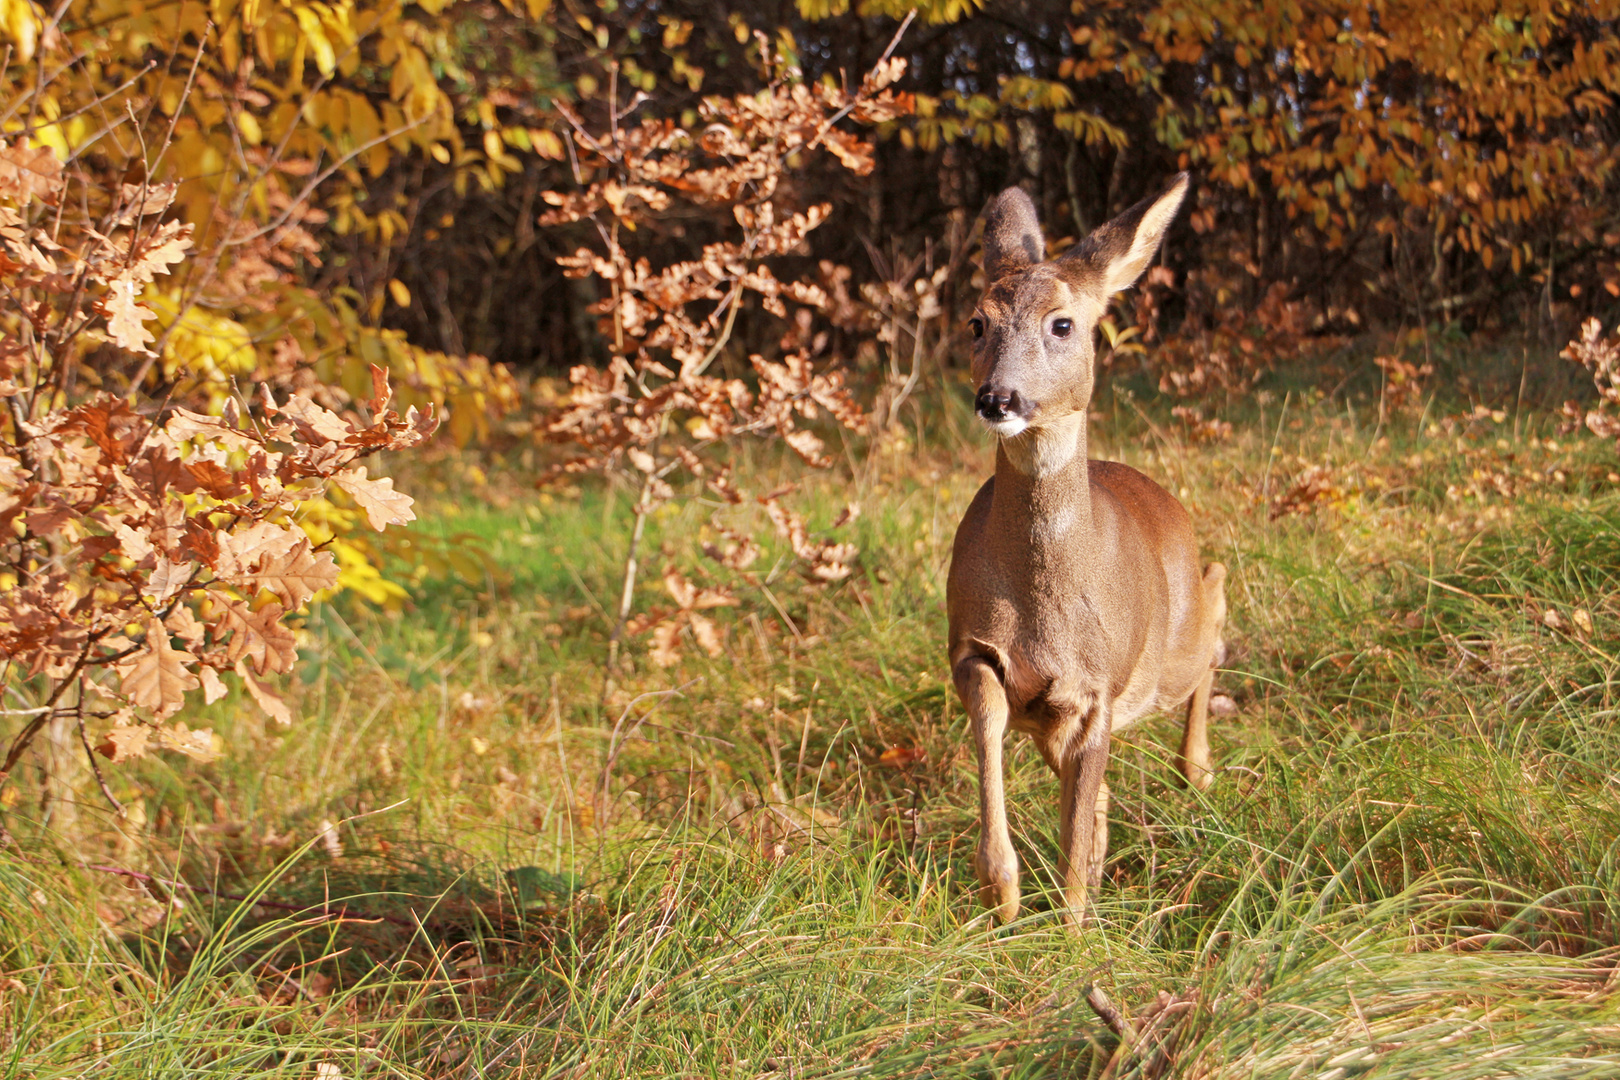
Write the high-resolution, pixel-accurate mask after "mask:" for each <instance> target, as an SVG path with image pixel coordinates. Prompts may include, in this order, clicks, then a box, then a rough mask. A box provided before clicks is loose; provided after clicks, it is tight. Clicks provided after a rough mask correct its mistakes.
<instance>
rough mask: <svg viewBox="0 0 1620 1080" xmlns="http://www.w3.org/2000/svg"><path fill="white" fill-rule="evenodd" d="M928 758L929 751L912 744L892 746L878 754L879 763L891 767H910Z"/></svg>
mask: <svg viewBox="0 0 1620 1080" xmlns="http://www.w3.org/2000/svg"><path fill="white" fill-rule="evenodd" d="M927 760H928V751H926V750H919V749H917V748H915V747H910V746H891V747H889V748H888V749H887V750H885V751H883V753H881V754H879V755H878V764H879V765H887V766H889V767H890V768H891V769H909V768H911V766H913V765H915V764H917V763H918V762H919V761H927Z"/></svg>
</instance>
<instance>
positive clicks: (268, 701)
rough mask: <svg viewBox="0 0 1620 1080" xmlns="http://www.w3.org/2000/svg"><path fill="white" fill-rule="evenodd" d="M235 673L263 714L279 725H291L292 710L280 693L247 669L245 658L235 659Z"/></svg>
mask: <svg viewBox="0 0 1620 1080" xmlns="http://www.w3.org/2000/svg"><path fill="white" fill-rule="evenodd" d="M236 673H237V674H238V675H240V676H241V677H242V685H243V686H245V687H247V691H248V694H249V695H251V696H252V698H253V700H254V702H255V703H257V704H258V706H259V708H260V709H262V710H264V715H266V716H268V717H269V718H270V719H271V720H274V721H275V722H276V724H277V725H279V726H281V727H291V726H292V710H291V709H289V708H288V707H287V703H286V702H285V701H283V700H282V699H281V695H280V694H277V693H276V692H275V691H274V690H271V689H270V688H269V687H268V686H266V685H264V683H262V682H260V681H259V680H258V679H256V678H254V677H253V673H252V672H251V671H249V670H248V666H247V661H246V660H238V661H237V663H236Z"/></svg>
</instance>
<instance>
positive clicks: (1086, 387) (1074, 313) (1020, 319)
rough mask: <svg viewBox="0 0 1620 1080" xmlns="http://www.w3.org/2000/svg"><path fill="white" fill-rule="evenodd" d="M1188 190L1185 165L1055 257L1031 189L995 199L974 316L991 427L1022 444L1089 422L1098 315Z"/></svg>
mask: <svg viewBox="0 0 1620 1080" xmlns="http://www.w3.org/2000/svg"><path fill="white" fill-rule="evenodd" d="M1186 193H1187V174H1186V173H1181V174H1179V175H1178V176H1177V177H1176V178H1175V180H1174V182H1173V183H1172V184H1171V185H1170V188H1169V189H1168V190H1167V191H1165V192H1164V194H1162V195H1158V196H1154V197H1150V198H1146V199H1143V200H1142V201H1141V202H1139V203H1137V204H1136V205H1135V206H1133V207H1131V208H1130V209H1129V210H1126V211H1125V212H1124V213H1122V214H1120V215H1119V216H1118V217H1116V218H1114V219H1113V220H1112V221H1110V222H1108V223H1107V224H1105V225H1102V226H1101V227H1099V228H1098V229H1097V230H1096V231H1094V232H1093V233H1092V234H1091V235H1090V236H1087V237H1086V238H1085V239H1084V240H1082V241H1081V242H1080V243H1079V244H1076V245H1075V247H1074V248H1073V250H1071V251H1069V252H1066V253H1065V254H1064V255H1063V256H1061V257H1060V258H1057V259H1053V260H1051V261H1047V260H1046V258H1045V250H1046V245H1045V242H1044V241H1043V240H1042V238H1041V230H1040V223H1039V222H1038V221H1036V219H1035V206H1034V204H1033V203H1031V202H1030V199H1029V196H1028V195H1026V194H1024V192H1023V191H1022V190H1020V189H1018V188H1009V189H1007V190H1006V191H1004V192H1002V193H1001V194H1000V195H998V196H997V197H996V198H995V199H994V200H993V201H992V202H991V203H990V205H989V207H987V208H986V210H985V227H984V274H985V278H986V280H987V281H988V283H989V284H988V286H987V287H986V289H985V291H984V296H983V298H982V299H981V300H980V301H979V306H978V309H977V310H976V311H974V313H973V318H972V319H970V320H969V322H968V325H969V327H970V328H971V329H972V331H973V338H974V340H973V369H972V370H973V380H974V383H975V384H976V385H977V386H978V394H977V397H976V399H975V402H974V404H975V407H976V409H977V411H978V414H979V416H980V418H981V419H982V420H983V421H984V423H985V424H986V426H988V427H989V428H990V430H992V431H994V432H995V433H996V434H997V435H998V436H1000V437H1001V438H1002V439H1003V440H1017V441H1018V442H1020V443H1024V444H1028V446H1027V447H1026V449H1029V448H1035V447H1036V446H1037V444H1039V443H1041V442H1042V441H1043V439H1042V438H1041V433H1042V432H1047V433H1054V434H1056V433H1065V432H1078V431H1081V430H1083V428H1084V417H1085V413H1086V407H1087V405H1088V404H1089V402H1090V401H1091V391H1092V386H1093V383H1094V371H1093V365H1094V363H1095V359H1096V350H1095V346H1094V344H1093V339H1094V337H1095V335H1096V328H1097V320H1098V319H1100V318H1101V317H1102V315H1103V313H1104V312H1105V311H1106V310H1107V309H1108V301H1109V298H1111V297H1112V296H1113V295H1114V294H1115V293H1117V292H1119V291H1120V290H1122V289H1125V288H1128V287H1130V286H1131V285H1133V284H1135V282H1136V280H1137V279H1138V278H1139V277H1141V276H1142V273H1143V271H1145V270H1146V269H1147V267H1148V263H1149V262H1151V261H1152V259H1153V256H1154V253H1155V252H1157V251H1158V249H1159V243H1160V241H1162V240H1163V239H1164V234H1165V230H1166V229H1167V228H1168V227H1169V225H1170V222H1171V220H1172V219H1173V218H1174V217H1175V215H1176V211H1177V210H1178V209H1179V208H1180V206H1181V200H1182V198H1183V197H1184V196H1185V195H1186ZM1059 441H1068V440H1059ZM1014 456H1015V457H1017V456H1018V455H1014ZM1040 456H1041V455H1040V454H1039V452H1038V451H1037V452H1036V453H1035V455H1034V457H1035V458H1036V459H1037V460H1038V459H1039V457H1040Z"/></svg>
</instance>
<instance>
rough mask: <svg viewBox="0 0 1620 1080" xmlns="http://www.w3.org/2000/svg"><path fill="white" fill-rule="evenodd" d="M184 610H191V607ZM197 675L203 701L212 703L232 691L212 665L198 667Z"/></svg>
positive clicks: (208, 703)
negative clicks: (200, 682) (199, 680)
mask: <svg viewBox="0 0 1620 1080" xmlns="http://www.w3.org/2000/svg"><path fill="white" fill-rule="evenodd" d="M184 610H188V611H189V610H190V609H189V608H187V609H184ZM197 675H198V677H199V678H201V679H202V692H203V703H204V704H206V705H212V704H213V703H214V702H216V701H218V700H219V699H220V698H222V697H224V696H225V695H226V694H227V693H229V692H230V690H229V688H228V687H227V686H226V685H225V680H224V679H221V678H220V677H219V672H217V671H215V670H214V669H213V668H211V667H202V668H198V669H197Z"/></svg>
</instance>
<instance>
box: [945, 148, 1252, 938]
mask: <svg viewBox="0 0 1620 1080" xmlns="http://www.w3.org/2000/svg"><path fill="white" fill-rule="evenodd" d="M1185 191H1186V178H1185V177H1184V176H1183V177H1180V178H1178V180H1177V183H1176V184H1175V185H1174V186H1172V188H1171V189H1170V191H1168V192H1166V193H1165V194H1164V195H1163V196H1161V197H1159V198H1158V199H1157V200H1144V201H1143V202H1142V203H1139V204H1138V205H1137V206H1135V207H1132V208H1131V209H1130V210H1128V211H1126V212H1125V213H1124V214H1122V215H1121V216H1120V217H1119V218H1116V219H1115V220H1114V221H1112V222H1109V223H1108V224H1107V225H1104V226H1102V227H1101V228H1100V229H1098V230H1097V231H1096V232H1094V233H1093V234H1092V235H1091V236H1090V237H1088V238H1087V239H1086V240H1085V241H1084V242H1082V243H1081V244H1080V245H1078V246H1077V247H1076V249H1075V250H1074V251H1073V252H1072V253H1070V254H1067V255H1065V256H1064V257H1063V258H1061V259H1058V260H1055V261H1052V262H1046V261H1043V259H1042V257H1041V252H1042V249H1043V248H1044V243H1043V242H1042V240H1041V237H1040V232H1039V227H1038V225H1037V223H1036V221H1035V215H1034V208H1033V206H1032V205H1031V204H1030V202H1029V199H1028V197H1027V196H1025V195H1024V194H1023V192H1021V191H1018V190H1017V189H1012V190H1010V191H1008V192H1005V193H1003V194H1002V195H1001V196H999V197H998V198H997V199H996V200H995V201H994V202H992V204H991V206H990V208H989V209H988V210H987V223H986V229H985V274H986V278H987V280H988V282H989V285H988V287H987V289H986V291H985V295H984V298H983V299H982V300H981V302H980V306H979V310H978V311H977V312H976V313H975V316H974V320H973V323H974V332H975V338H976V340H975V343H974V344H975V348H974V357H973V375H974V380H975V382H976V383H977V384H978V385H979V393H978V399H977V402H976V405H977V409H978V412H979V414H980V416H981V418H982V419H983V420H984V421H985V422H986V424H987V425H988V426H989V427H990V428H991V429H992V430H993V431H995V432H996V434H997V435H998V436H999V438H1000V445H999V447H998V451H997V455H996V472H995V475H994V476H993V477H992V478H991V479H990V480H988V481H986V483H985V484H984V486H983V487H982V488H981V489H980V490H979V493H978V495H977V496H976V497H975V498H974V500H973V503H972V504H971V505H970V506H969V508H968V511H967V514H966V516H964V518H963V519H962V523H961V525H960V526H959V527H958V529H957V533H956V541H955V545H954V548H953V554H952V558H951V570H950V578H949V583H948V588H947V597H948V599H947V607H948V610H949V615H950V659H951V672H952V677H953V680H954V682H955V684H956V689H957V693H958V695H959V696H960V697H961V699H962V702H963V704H964V706H966V708H967V711H968V714H969V717H970V720H971V724H972V729H973V733H974V740H975V743H976V749H977V751H978V756H979V788H980V810H981V825H982V828H983V835H982V837H981V840H980V844H979V850H978V857H977V860H976V863H977V869H978V875H979V882H980V885H981V888H982V890H983V895H984V899H985V902H986V903H987V904H989V905H991V906H993V907H995V908H996V909H997V910H998V913H999V914H1000V916H1001V918H1002V919H1003V920H1010V919H1012V918H1013V917H1014V916H1015V915H1016V914H1017V910H1018V860H1017V855H1016V854H1015V852H1014V851H1013V847H1012V841H1011V838H1010V836H1009V834H1008V829H1007V819H1006V810H1005V797H1004V793H1003V787H1002V762H1001V749H1002V740H1003V736H1004V735H1005V733H1006V730H1007V729H1008V728H1009V727H1011V728H1012V729H1013V730H1015V731H1020V732H1023V733H1025V734H1027V735H1029V736H1030V737H1032V738H1033V739H1034V741H1035V743H1036V746H1037V747H1038V748H1039V750H1040V752H1041V755H1042V756H1043V757H1044V758H1045V760H1046V762H1047V764H1048V765H1049V766H1050V767H1051V768H1052V770H1053V771H1054V772H1056V773H1057V774H1058V776H1059V778H1060V783H1061V793H1060V796H1059V798H1060V803H1059V812H1060V819H1061V822H1062V828H1061V838H1060V845H1061V852H1062V856H1063V863H1062V873H1063V877H1064V902H1065V904H1066V906H1067V908H1068V912H1069V916H1070V918H1071V919H1073V920H1078V919H1079V918H1080V917H1081V915H1082V914H1083V912H1084V907H1085V896H1086V887H1087V885H1088V884H1089V883H1091V882H1093V881H1094V880H1096V879H1097V878H1098V877H1099V876H1100V874H1101V870H1102V860H1103V856H1104V855H1105V854H1106V851H1107V818H1106V810H1107V787H1106V785H1105V784H1104V783H1103V771H1104V766H1105V765H1106V762H1107V758H1108V743H1109V736H1110V734H1111V733H1112V731H1114V730H1115V729H1117V728H1122V727H1124V726H1126V725H1128V724H1130V723H1132V722H1134V721H1136V720H1137V719H1140V718H1141V717H1142V716H1144V715H1147V714H1148V713H1151V712H1155V711H1161V710H1168V709H1171V708H1175V707H1176V706H1178V705H1180V704H1182V703H1183V702H1186V703H1187V705H1188V708H1187V727H1186V731H1185V734H1184V738H1183V742H1182V748H1181V761H1180V765H1181V771H1182V773H1183V775H1184V776H1185V777H1186V779H1187V781H1188V782H1189V783H1191V784H1193V785H1195V786H1197V787H1200V788H1202V787H1205V786H1207V785H1208V783H1209V781H1210V778H1211V776H1212V773H1211V768H1210V760H1209V743H1208V735H1207V725H1206V719H1207V711H1208V704H1209V693H1210V686H1211V682H1212V679H1213V676H1214V668H1215V666H1216V664H1217V663H1218V662H1219V655H1220V653H1221V649H1222V647H1221V641H1220V632H1221V626H1222V624H1223V622H1224V619H1225V614H1226V604H1225V594H1224V582H1225V576H1226V571H1225V569H1224V568H1223V567H1222V566H1221V565H1220V564H1218V563H1215V564H1211V565H1210V566H1209V567H1208V568H1207V569H1204V568H1201V565H1200V562H1199V556H1198V542H1197V538H1196V537H1195V536H1194V533H1193V529H1192V521H1191V519H1190V517H1189V516H1188V514H1187V511H1186V510H1185V509H1184V508H1183V507H1182V506H1181V504H1180V503H1179V502H1177V501H1176V499H1175V498H1174V497H1172V496H1171V495H1170V494H1169V493H1168V492H1166V491H1165V490H1164V489H1163V488H1161V487H1160V486H1159V485H1158V484H1155V483H1154V482H1153V481H1152V480H1150V479H1148V478H1147V477H1146V476H1144V475H1142V474H1141V473H1139V472H1137V471H1136V470H1135V469H1132V468H1129V467H1128V466H1125V465H1120V464H1115V463H1112V462H1103V461H1090V460H1088V459H1087V455H1086V442H1087V440H1086V428H1087V407H1088V405H1089V403H1090V399H1091V391H1092V386H1093V370H1092V368H1093V363H1094V355H1093V347H1092V334H1093V330H1094V328H1095V326H1096V321H1097V319H1098V317H1099V316H1100V315H1101V314H1102V313H1103V311H1104V310H1106V305H1107V302H1108V298H1109V297H1110V296H1111V295H1112V294H1113V293H1114V292H1117V291H1119V289H1121V288H1124V287H1126V286H1128V285H1130V284H1131V283H1132V282H1134V281H1135V280H1136V278H1137V277H1139V276H1140V274H1141V273H1142V271H1143V270H1145V269H1146V266H1147V263H1148V261H1149V260H1150V259H1151V258H1152V255H1153V253H1154V252H1155V251H1156V250H1157V249H1158V246H1159V242H1160V240H1161V239H1162V237H1163V234H1164V230H1165V228H1166V227H1167V226H1168V225H1169V222H1170V220H1171V218H1172V217H1173V216H1174V213H1175V211H1176V209H1177V207H1179V205H1180V202H1181V197H1182V195H1183V194H1184V193H1185Z"/></svg>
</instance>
